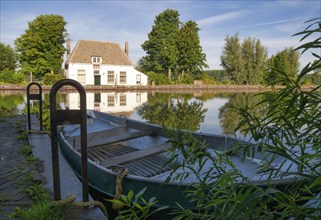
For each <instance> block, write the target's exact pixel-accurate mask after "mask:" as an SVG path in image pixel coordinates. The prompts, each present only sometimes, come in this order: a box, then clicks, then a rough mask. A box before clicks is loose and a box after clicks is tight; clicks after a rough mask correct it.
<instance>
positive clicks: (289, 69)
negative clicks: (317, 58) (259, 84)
mask: <svg viewBox="0 0 321 220" xmlns="http://www.w3.org/2000/svg"><path fill="white" fill-rule="evenodd" d="M299 58H300V55H299V52H298V51H297V50H294V49H293V48H291V47H290V48H285V49H284V50H282V51H281V52H278V53H277V54H276V55H273V56H271V58H270V59H269V65H268V69H267V75H266V78H265V80H266V81H267V82H268V83H273V82H275V83H273V84H278V82H277V81H278V79H279V75H277V74H284V75H287V76H288V77H289V78H291V79H294V80H295V79H296V78H297V74H298V72H299V66H300V62H299Z"/></svg>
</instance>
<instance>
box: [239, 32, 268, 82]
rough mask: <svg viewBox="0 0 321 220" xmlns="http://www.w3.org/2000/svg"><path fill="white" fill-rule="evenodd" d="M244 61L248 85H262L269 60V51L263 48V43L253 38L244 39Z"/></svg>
mask: <svg viewBox="0 0 321 220" xmlns="http://www.w3.org/2000/svg"><path fill="white" fill-rule="evenodd" d="M242 59H243V64H244V75H246V84H252V85H253V84H259V83H261V82H262V79H263V75H264V70H265V69H266V66H267V59H268V58H267V49H266V48H264V47H263V46H262V44H261V41H260V40H257V39H255V38H251V37H248V38H246V39H244V41H243V44H242Z"/></svg>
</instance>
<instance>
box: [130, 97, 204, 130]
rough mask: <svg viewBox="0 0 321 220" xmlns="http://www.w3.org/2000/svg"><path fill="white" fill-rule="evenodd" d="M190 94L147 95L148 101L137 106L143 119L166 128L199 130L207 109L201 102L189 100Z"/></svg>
mask: <svg viewBox="0 0 321 220" xmlns="http://www.w3.org/2000/svg"><path fill="white" fill-rule="evenodd" d="M192 97H193V96H192V95H183V94H164V93H157V94H155V95H154V96H150V97H148V103H145V104H143V105H141V106H139V107H137V109H136V111H137V113H138V114H139V115H140V116H141V117H142V118H143V119H145V120H147V121H149V122H150V123H153V124H158V125H161V126H163V127H167V128H176V129H185V130H190V131H196V130H199V128H200V124H201V123H202V122H204V117H205V113H206V111H207V109H204V108H203V103H202V102H197V101H189V100H190V99H191V98H192Z"/></svg>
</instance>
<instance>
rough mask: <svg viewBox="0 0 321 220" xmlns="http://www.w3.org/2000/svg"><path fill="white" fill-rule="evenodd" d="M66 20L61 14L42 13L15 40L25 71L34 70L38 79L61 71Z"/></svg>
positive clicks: (22, 68) (23, 70)
mask: <svg viewBox="0 0 321 220" xmlns="http://www.w3.org/2000/svg"><path fill="white" fill-rule="evenodd" d="M66 24H67V23H66V22H65V20H64V18H63V17H62V16H60V15H40V16H38V17H37V18H36V19H34V20H33V21H31V22H29V24H28V29H26V31H25V33H24V34H22V35H21V36H20V37H19V38H17V39H16V40H15V45H16V50H17V52H18V55H19V56H18V60H19V63H20V65H21V70H22V72H23V73H29V72H32V73H33V74H34V76H35V78H36V79H37V80H40V79H42V77H43V76H44V75H45V74H46V73H50V72H54V73H59V72H60V70H61V65H62V63H63V54H64V52H65V48H64V46H63V44H64V43H65V34H66V29H65V26H66Z"/></svg>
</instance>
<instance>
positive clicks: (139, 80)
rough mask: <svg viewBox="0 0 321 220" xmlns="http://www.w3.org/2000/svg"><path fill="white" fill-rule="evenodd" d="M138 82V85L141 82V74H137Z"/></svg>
mask: <svg viewBox="0 0 321 220" xmlns="http://www.w3.org/2000/svg"><path fill="white" fill-rule="evenodd" d="M136 84H138V85H140V84H141V75H140V74H137V75H136Z"/></svg>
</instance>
